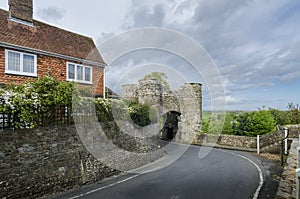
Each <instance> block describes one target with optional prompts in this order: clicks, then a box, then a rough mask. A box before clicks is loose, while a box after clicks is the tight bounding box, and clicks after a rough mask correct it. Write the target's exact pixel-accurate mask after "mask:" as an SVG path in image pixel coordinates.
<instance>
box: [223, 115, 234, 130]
mask: <svg viewBox="0 0 300 199" xmlns="http://www.w3.org/2000/svg"><path fill="white" fill-rule="evenodd" d="M233 123H234V113H233V112H227V113H226V116H225V120H224V125H223V129H222V134H229V135H231V134H234V131H233V128H232V126H233Z"/></svg>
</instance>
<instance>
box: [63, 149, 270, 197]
mask: <svg viewBox="0 0 300 199" xmlns="http://www.w3.org/2000/svg"><path fill="white" fill-rule="evenodd" d="M219 150H220V151H223V152H225V153H230V154H233V155H236V156H239V157H241V158H243V159H245V160H247V161H249V162H250V163H251V164H253V165H254V166H255V167H256V168H257V170H258V172H259V185H258V187H257V189H256V191H255V193H254V196H253V198H252V199H257V197H258V195H259V192H260V190H261V188H262V186H263V183H264V178H263V173H262V170H261V168H260V167H259V166H258V165H257V164H256V163H255V162H253V161H252V160H250V159H249V158H247V157H245V156H242V155H240V154H237V153H233V152H230V151H225V150H222V149H219ZM142 174H143V173H139V174H136V175H134V176H131V177H128V178H125V179H123V180H120V181H117V182H115V183H112V184H109V185H106V186H103V187H99V188H97V189H93V190H91V191H88V192H86V193H82V194H80V195H77V196H73V197H70V198H69V199H75V198H80V197H83V196H86V195H89V194H91V193H94V192H97V191H100V190H102V189H106V188H109V187H113V186H115V185H118V184H121V183H123V182H126V181H128V180H131V179H134V178H136V177H138V176H140V175H142Z"/></svg>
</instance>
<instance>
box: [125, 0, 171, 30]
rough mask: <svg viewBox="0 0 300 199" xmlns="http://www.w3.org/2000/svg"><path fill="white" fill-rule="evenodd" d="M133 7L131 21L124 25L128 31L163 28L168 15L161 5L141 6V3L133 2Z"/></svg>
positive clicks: (130, 15)
mask: <svg viewBox="0 0 300 199" xmlns="http://www.w3.org/2000/svg"><path fill="white" fill-rule="evenodd" d="M133 5H134V8H133V10H132V11H133V12H132V13H131V14H129V16H128V17H129V21H126V23H125V24H124V27H125V28H126V29H130V28H140V27H151V26H156V27H160V26H163V24H164V19H165V15H166V14H165V11H164V8H163V6H162V5H161V4H156V5H154V6H153V7H149V5H143V4H142V5H140V3H139V1H133Z"/></svg>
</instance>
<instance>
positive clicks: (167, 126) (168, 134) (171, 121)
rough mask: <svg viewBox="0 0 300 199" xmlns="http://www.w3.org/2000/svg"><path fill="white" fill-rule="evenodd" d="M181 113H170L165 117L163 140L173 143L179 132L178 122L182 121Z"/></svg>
mask: <svg viewBox="0 0 300 199" xmlns="http://www.w3.org/2000/svg"><path fill="white" fill-rule="evenodd" d="M180 115H181V114H180V113H178V112H176V111H169V112H167V113H166V114H164V115H163V121H164V122H163V124H164V126H163V128H162V130H161V131H162V134H161V139H163V140H166V141H172V140H173V139H174V138H175V137H176V134H177V132H178V122H179V121H180Z"/></svg>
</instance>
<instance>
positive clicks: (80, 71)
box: [77, 66, 83, 80]
mask: <svg viewBox="0 0 300 199" xmlns="http://www.w3.org/2000/svg"><path fill="white" fill-rule="evenodd" d="M77 80H83V67H82V66H77Z"/></svg>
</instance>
